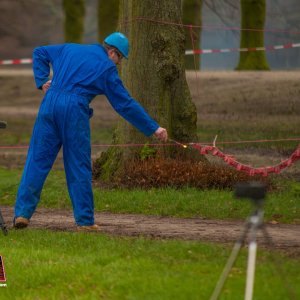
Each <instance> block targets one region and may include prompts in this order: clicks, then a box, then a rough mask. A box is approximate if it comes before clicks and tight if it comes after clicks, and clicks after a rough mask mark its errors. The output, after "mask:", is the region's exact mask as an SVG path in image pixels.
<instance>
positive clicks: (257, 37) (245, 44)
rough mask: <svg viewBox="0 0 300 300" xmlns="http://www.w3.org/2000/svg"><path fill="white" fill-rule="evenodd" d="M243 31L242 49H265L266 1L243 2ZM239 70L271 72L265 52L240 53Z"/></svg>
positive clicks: (252, 0) (248, 0)
mask: <svg viewBox="0 0 300 300" xmlns="http://www.w3.org/2000/svg"><path fill="white" fill-rule="evenodd" d="M241 13H242V29H256V30H257V31H253V30H242V32H241V44H240V47H241V48H251V47H263V46H264V31H263V29H264V26H265V19H266V0H241ZM236 69H237V70H269V69H270V68H269V66H268V62H267V58H266V53H265V51H253V52H252V51H248V52H241V53H240V60H239V64H238V66H237V68H236Z"/></svg>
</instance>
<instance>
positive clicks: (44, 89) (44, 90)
mask: <svg viewBox="0 0 300 300" xmlns="http://www.w3.org/2000/svg"><path fill="white" fill-rule="evenodd" d="M50 86H51V80H49V81H47V82H46V83H44V84H43V86H42V90H43V92H44V93H46V92H47V91H48V89H49V88H50Z"/></svg>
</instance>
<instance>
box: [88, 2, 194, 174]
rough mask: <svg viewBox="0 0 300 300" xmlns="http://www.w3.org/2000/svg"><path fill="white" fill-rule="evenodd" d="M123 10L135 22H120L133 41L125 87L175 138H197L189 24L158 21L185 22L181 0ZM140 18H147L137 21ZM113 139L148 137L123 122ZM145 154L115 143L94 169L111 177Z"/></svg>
mask: <svg viewBox="0 0 300 300" xmlns="http://www.w3.org/2000/svg"><path fill="white" fill-rule="evenodd" d="M120 8H121V9H120V20H131V22H121V23H120V28H119V29H120V31H121V32H124V33H125V34H126V35H127V36H128V38H129V41H130V45H131V49H130V54H129V60H128V61H124V62H123V65H122V72H121V74H122V78H123V82H124V85H125V86H126V87H127V88H128V89H129V91H130V93H131V95H132V96H133V97H134V98H135V99H137V100H138V101H139V102H140V103H141V104H142V105H143V106H144V107H145V108H146V110H147V111H148V112H149V113H150V115H151V116H152V117H154V118H155V119H156V120H157V121H158V123H159V124H160V125H161V126H163V127H166V128H167V129H168V131H169V135H170V137H171V138H172V139H176V140H179V141H182V142H187V141H195V140H196V139H197V135H196V130H197V125H196V123H197V113H196V107H195V105H194V103H193V102H192V100H191V95H190V91H189V88H188V85H187V81H186V77H185V67H184V50H185V47H184V42H185V38H184V34H185V33H184V28H182V27H180V26H174V25H166V24H162V23H156V22H153V20H164V21H169V22H173V23H181V21H182V20H181V1H180V0H168V1H153V0H143V1H139V0H123V1H122V2H121V6H120ZM137 17H143V18H144V19H141V18H140V19H139V20H136V18H137ZM146 19H148V21H147V20H146ZM134 20H135V21H134ZM149 20H152V21H149ZM114 142H115V143H144V144H146V143H147V142H149V139H148V138H145V137H144V136H143V135H142V134H141V133H139V132H138V131H137V130H136V129H134V128H133V127H132V126H131V125H129V124H128V123H127V122H125V121H122V120H121V121H120V123H119V126H118V128H117V130H116V133H115V136H114ZM160 149H162V148H160ZM148 150H149V149H147V148H146V152H147V151H148ZM143 151H144V152H145V148H144V149H143ZM191 151H192V150H191ZM150 152H151V151H150ZM189 154H190V153H189V151H188V150H184V149H183V148H182V149H181V147H169V148H166V147H164V148H163V150H161V151H160V153H159V155H164V156H169V157H174V156H180V159H184V158H188V156H189ZM140 157H141V150H140V149H137V148H133V147H132V148H122V149H120V148H117V147H115V148H113V147H112V148H110V149H109V150H108V151H107V152H105V153H103V154H102V155H101V157H100V158H99V159H98V160H97V161H96V163H95V165H94V169H95V168H96V169H97V173H98V175H99V176H101V178H102V179H109V178H111V177H112V175H113V174H115V172H116V171H120V170H122V167H123V166H124V162H128V161H130V160H131V159H136V158H140Z"/></svg>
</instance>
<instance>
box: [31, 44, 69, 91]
mask: <svg viewBox="0 0 300 300" xmlns="http://www.w3.org/2000/svg"><path fill="white" fill-rule="evenodd" d="M63 47H64V45H53V46H42V47H37V48H35V49H34V50H33V74H34V80H35V84H36V87H37V88H38V89H42V86H43V84H44V83H46V82H47V81H48V80H49V75H50V64H52V65H53V62H54V61H55V59H56V58H57V57H58V56H59V55H60V53H61V50H62V49H63Z"/></svg>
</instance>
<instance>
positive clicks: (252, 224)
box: [210, 182, 295, 300]
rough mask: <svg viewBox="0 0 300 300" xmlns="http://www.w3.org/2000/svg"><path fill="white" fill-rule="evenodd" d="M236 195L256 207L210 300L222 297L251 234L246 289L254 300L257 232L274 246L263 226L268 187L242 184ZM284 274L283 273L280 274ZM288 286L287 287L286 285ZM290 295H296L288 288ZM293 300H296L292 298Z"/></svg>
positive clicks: (246, 296) (250, 299)
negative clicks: (224, 287) (230, 273)
mask: <svg viewBox="0 0 300 300" xmlns="http://www.w3.org/2000/svg"><path fill="white" fill-rule="evenodd" d="M235 195H236V197H238V198H249V199H251V200H252V202H253V203H254V205H255V208H254V210H253V212H252V214H251V215H250V216H249V217H248V219H247V221H246V224H245V226H244V230H243V232H242V234H241V236H240V238H239V239H238V240H237V241H236V243H235V245H234V247H233V249H232V252H231V254H230V256H229V258H228V260H227V263H226V265H225V267H224V269H223V272H222V274H221V276H220V278H219V281H218V283H217V285H216V287H215V290H214V292H213V294H212V296H211V298H210V300H217V299H218V298H219V296H220V293H221V291H222V288H223V286H224V284H225V282H226V279H227V278H228V275H229V272H230V270H231V269H232V267H233V265H234V263H235V261H236V259H237V256H238V254H239V251H240V249H241V247H242V246H243V244H244V242H245V241H246V237H247V235H248V233H249V249H248V264H247V278H246V289H245V300H252V296H253V287H254V277H255V263H256V251H257V242H256V236H257V231H258V230H259V229H261V230H262V231H263V234H264V238H265V239H266V241H267V243H268V244H269V245H270V246H274V244H273V242H272V240H271V238H270V236H269V234H268V232H267V230H266V228H265V227H264V224H263V216H264V211H263V204H264V198H265V195H266V186H265V185H264V184H262V183H259V182H252V183H249V184H240V185H238V186H237V188H236V191H235ZM280 273H281V274H282V272H280ZM286 286H287V285H286ZM288 291H289V293H290V295H292V294H294V293H293V292H292V291H291V289H290V288H289V287H288ZM291 299H295V298H294V297H292V298H291Z"/></svg>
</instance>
